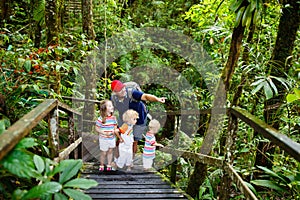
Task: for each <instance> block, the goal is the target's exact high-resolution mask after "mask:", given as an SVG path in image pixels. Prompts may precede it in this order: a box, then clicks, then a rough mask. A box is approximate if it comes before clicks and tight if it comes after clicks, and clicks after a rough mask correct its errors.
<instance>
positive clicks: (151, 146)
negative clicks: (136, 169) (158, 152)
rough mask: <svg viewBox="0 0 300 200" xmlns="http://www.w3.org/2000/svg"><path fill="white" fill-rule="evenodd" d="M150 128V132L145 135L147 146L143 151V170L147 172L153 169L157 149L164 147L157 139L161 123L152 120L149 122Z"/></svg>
mask: <svg viewBox="0 0 300 200" xmlns="http://www.w3.org/2000/svg"><path fill="white" fill-rule="evenodd" d="M148 127H149V131H148V132H147V133H146V135H145V145H144V150H143V168H144V170H145V171H147V170H150V169H151V168H152V164H153V160H154V158H155V149H156V147H157V146H159V147H164V146H163V145H162V144H159V143H157V142H156V138H155V134H156V133H158V131H159V129H160V123H159V121H157V120H156V119H152V120H151V121H150V122H149V126H148Z"/></svg>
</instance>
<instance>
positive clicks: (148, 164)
mask: <svg viewBox="0 0 300 200" xmlns="http://www.w3.org/2000/svg"><path fill="white" fill-rule="evenodd" d="M152 164H153V158H144V157H143V167H144V169H150V168H151V167H152Z"/></svg>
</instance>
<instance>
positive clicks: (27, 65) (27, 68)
mask: <svg viewBox="0 0 300 200" xmlns="http://www.w3.org/2000/svg"><path fill="white" fill-rule="evenodd" d="M24 68H25V71H26V72H30V70H31V60H26V61H25V63H24Z"/></svg>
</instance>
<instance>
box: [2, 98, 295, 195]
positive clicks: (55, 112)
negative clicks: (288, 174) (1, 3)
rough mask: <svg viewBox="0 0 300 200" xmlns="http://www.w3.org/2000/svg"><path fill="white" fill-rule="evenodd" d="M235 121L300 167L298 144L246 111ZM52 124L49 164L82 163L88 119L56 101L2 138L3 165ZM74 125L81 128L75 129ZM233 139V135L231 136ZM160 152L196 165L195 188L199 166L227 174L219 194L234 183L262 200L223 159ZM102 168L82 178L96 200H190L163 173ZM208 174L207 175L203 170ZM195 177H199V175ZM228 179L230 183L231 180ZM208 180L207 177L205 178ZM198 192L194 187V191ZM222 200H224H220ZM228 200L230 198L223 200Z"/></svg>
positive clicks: (91, 168)
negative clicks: (20, 145) (26, 140)
mask: <svg viewBox="0 0 300 200" xmlns="http://www.w3.org/2000/svg"><path fill="white" fill-rule="evenodd" d="M227 113H230V114H231V115H232V116H234V117H235V118H238V119H240V120H242V121H244V122H245V123H247V124H248V125H249V126H251V127H252V128H253V129H254V130H255V131H257V132H259V133H261V134H262V136H264V137H265V138H267V139H269V140H270V141H272V142H273V143H274V144H276V145H278V146H279V147H280V148H281V149H282V150H284V151H285V152H286V153H287V154H289V155H290V156H292V157H294V158H295V159H296V160H297V161H300V144H299V143H296V142H294V141H293V140H291V139H290V138H288V137H287V136H285V135H283V134H281V133H279V132H278V131H277V130H274V129H273V128H272V127H269V126H268V125H266V124H264V123H263V122H262V121H260V120H258V119H257V118H255V117H254V116H252V115H251V114H249V113H247V112H246V111H245V110H243V109H240V108H230V109H228V110H227ZM45 119H46V120H47V121H48V128H49V134H48V141H49V148H50V150H51V153H50V158H51V159H53V160H54V161H55V162H59V161H61V160H63V159H71V158H73V159H82V156H83V154H82V152H83V145H82V141H83V138H82V137H83V135H84V133H83V132H82V127H83V123H84V121H83V119H82V114H81V113H78V112H77V111H75V110H73V109H72V108H70V107H68V106H67V105H65V104H63V103H61V102H59V101H58V100H55V99H48V100H45V101H44V102H43V103H41V104H40V105H39V106H37V107H36V108H35V109H33V110H32V111H31V112H29V113H28V114H26V115H25V116H24V117H22V118H21V119H20V120H19V121H17V122H16V123H15V124H13V125H12V126H11V127H9V128H8V129H7V130H6V131H4V132H3V133H2V134H1V135H0V160H2V159H3V158H4V157H5V156H6V155H7V154H8V153H9V152H10V151H11V150H12V149H13V148H14V147H15V146H16V145H17V144H18V142H19V141H20V140H21V139H22V138H24V137H26V136H27V135H28V134H30V132H31V131H32V130H33V129H34V128H35V127H36V126H37V125H38V124H39V123H40V122H41V121H42V120H45ZM61 121H64V122H67V124H68V128H67V136H68V140H67V144H64V145H61V143H60V142H59V139H60V134H61V133H60V131H61V129H59V127H60V124H61ZM75 122H76V124H77V126H76V127H75ZM229 136H230V134H229ZM160 151H163V152H164V153H167V154H171V155H172V156H173V158H175V160H176V159H178V158H179V157H182V158H185V159H188V160H191V161H192V163H195V168H194V174H193V175H192V176H191V177H190V179H192V180H191V181H192V182H194V183H197V182H199V181H198V178H199V176H198V177H197V176H196V175H197V172H198V171H197V170H199V169H198V168H199V164H200V166H214V167H217V168H220V169H222V171H223V174H224V177H225V179H224V180H227V181H228V179H230V181H229V182H226V183H229V185H226V184H223V186H222V187H221V189H220V190H224V191H225V193H226V191H228V188H229V187H230V185H231V183H234V184H235V185H236V186H237V188H238V189H239V190H240V191H241V193H242V194H243V195H244V197H245V199H257V197H256V196H255V195H254V193H253V192H252V191H251V190H250V189H249V188H248V186H247V185H246V184H245V182H244V181H243V179H242V178H241V176H240V175H239V173H238V172H237V171H235V169H234V168H233V166H232V164H231V163H230V162H229V161H227V160H224V159H220V158H215V157H212V156H209V155H205V154H200V153H193V152H188V151H183V150H179V149H173V148H167V147H166V148H162V149H160ZM174 163H175V164H174V165H173V164H172V168H171V169H172V170H171V171H172V174H173V175H171V181H172V182H173V183H174V182H175V181H176V170H177V169H176V162H174ZM97 165H98V163H96V162H93V163H87V162H86V163H85V165H84V170H83V171H82V173H81V175H80V176H81V177H85V178H89V179H95V180H97V181H98V183H99V184H98V186H97V187H94V188H91V189H89V190H86V191H85V193H86V194H89V195H90V196H91V197H92V198H93V199H191V197H190V196H189V195H187V194H185V192H183V191H181V190H180V189H178V188H175V187H174V184H172V183H171V182H169V181H168V180H166V179H164V178H162V176H161V175H159V173H153V172H143V171H142V170H141V169H139V168H138V167H136V168H135V170H134V171H132V172H130V173H129V172H124V171H117V172H107V173H103V174H99V172H98V170H97ZM200 170H202V171H204V170H205V169H202V168H200ZM195 173H196V175H195ZM226 177H227V178H226ZM202 179H203V177H202ZM198 188H199V185H198V184H195V190H197V189H198ZM220 199H222V197H220ZM223 199H225V198H223Z"/></svg>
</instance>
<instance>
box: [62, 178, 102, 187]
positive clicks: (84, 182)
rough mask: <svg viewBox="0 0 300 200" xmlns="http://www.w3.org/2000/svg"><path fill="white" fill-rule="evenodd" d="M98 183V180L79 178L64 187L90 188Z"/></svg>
mask: <svg viewBox="0 0 300 200" xmlns="http://www.w3.org/2000/svg"><path fill="white" fill-rule="evenodd" d="M97 185H98V182H97V181H95V180H88V179H84V178H77V179H73V180H71V181H69V182H67V183H66V184H65V185H64V187H74V188H81V189H89V188H91V187H95V186H97Z"/></svg>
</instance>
